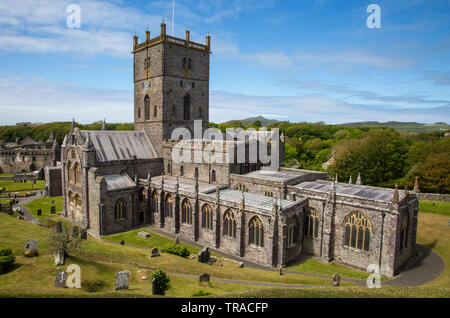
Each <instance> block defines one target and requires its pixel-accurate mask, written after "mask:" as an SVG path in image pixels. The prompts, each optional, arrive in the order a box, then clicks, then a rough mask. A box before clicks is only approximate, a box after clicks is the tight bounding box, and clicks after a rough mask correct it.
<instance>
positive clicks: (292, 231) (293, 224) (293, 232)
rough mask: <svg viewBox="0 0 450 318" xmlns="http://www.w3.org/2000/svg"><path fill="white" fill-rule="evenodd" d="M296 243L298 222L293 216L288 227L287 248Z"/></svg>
mask: <svg viewBox="0 0 450 318" xmlns="http://www.w3.org/2000/svg"><path fill="white" fill-rule="evenodd" d="M297 243H298V221H297V217H296V216H295V215H294V216H293V217H292V219H291V221H290V222H289V225H288V246H291V245H295V244H297Z"/></svg>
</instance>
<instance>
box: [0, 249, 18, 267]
mask: <svg viewBox="0 0 450 318" xmlns="http://www.w3.org/2000/svg"><path fill="white" fill-rule="evenodd" d="M15 260H16V258H15V257H14V256H13V255H12V250H11V249H10V248H2V249H0V273H1V272H3V271H5V270H7V269H8V268H10V267H11V265H12V264H13V263H14V262H15Z"/></svg>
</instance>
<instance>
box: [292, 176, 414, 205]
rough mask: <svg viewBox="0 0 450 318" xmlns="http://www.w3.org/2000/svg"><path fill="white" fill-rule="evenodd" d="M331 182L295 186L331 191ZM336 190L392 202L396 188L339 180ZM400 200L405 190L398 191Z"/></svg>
mask: <svg viewBox="0 0 450 318" xmlns="http://www.w3.org/2000/svg"><path fill="white" fill-rule="evenodd" d="M330 186H331V182H329V181H319V180H318V181H309V182H302V183H300V184H298V185H296V186H295V187H296V188H298V189H304V190H313V191H319V192H329V191H330ZM335 189H336V190H335V191H336V194H337V195H344V196H345V195H346V196H353V197H359V198H363V199H370V200H379V201H386V202H391V201H392V199H393V198H394V191H395V190H394V189H388V188H376V187H370V186H365V185H356V184H347V183H340V182H337V183H336V184H335ZM398 195H399V200H402V199H403V198H404V196H405V191H401V190H399V191H398Z"/></svg>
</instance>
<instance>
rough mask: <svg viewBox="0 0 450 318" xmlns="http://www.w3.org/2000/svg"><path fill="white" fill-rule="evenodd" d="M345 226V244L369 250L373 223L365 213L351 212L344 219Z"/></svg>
mask: <svg viewBox="0 0 450 318" xmlns="http://www.w3.org/2000/svg"><path fill="white" fill-rule="evenodd" d="M343 226H344V229H345V234H344V245H345V246H349V247H353V248H356V249H359V250H364V251H369V246H370V234H371V233H372V224H371V223H370V221H369V219H368V218H367V217H366V216H365V215H364V214H363V213H361V212H358V211H355V212H352V213H349V214H348V215H347V216H346V217H345V219H344V223H343Z"/></svg>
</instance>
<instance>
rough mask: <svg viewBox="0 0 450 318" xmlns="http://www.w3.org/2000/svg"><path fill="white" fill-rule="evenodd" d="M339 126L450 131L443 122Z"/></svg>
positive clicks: (362, 123)
mask: <svg viewBox="0 0 450 318" xmlns="http://www.w3.org/2000/svg"><path fill="white" fill-rule="evenodd" d="M339 126H347V127H355V126H387V127H391V128H394V129H396V130H399V131H408V132H432V131H440V130H449V129H450V125H449V124H447V123H444V122H438V123H434V124H421V123H415V122H399V121H387V122H378V121H361V122H354V123H345V124H340V125H339Z"/></svg>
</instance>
